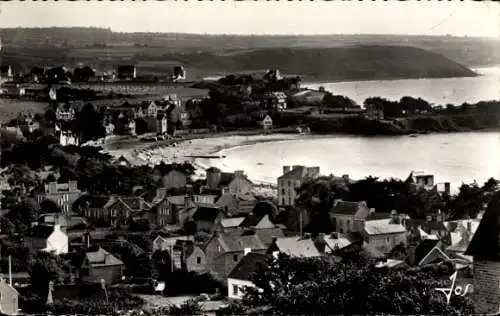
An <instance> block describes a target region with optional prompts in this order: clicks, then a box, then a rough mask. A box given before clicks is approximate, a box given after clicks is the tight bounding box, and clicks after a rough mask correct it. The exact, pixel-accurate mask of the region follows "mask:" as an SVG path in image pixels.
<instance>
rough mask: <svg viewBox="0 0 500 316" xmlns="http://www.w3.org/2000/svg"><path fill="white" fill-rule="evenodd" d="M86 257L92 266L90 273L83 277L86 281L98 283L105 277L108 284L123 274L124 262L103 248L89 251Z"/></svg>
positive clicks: (117, 279)
mask: <svg viewBox="0 0 500 316" xmlns="http://www.w3.org/2000/svg"><path fill="white" fill-rule="evenodd" d="M86 257H87V259H88V262H89V266H90V267H89V271H88V275H86V276H84V277H83V280H84V281H85V282H89V283H98V282H101V280H102V279H104V281H105V282H106V284H113V283H115V282H117V281H119V280H120V279H121V277H122V276H123V270H124V269H125V265H124V264H123V262H122V261H121V260H120V259H118V258H117V257H115V256H113V255H112V254H111V253H109V252H107V251H106V250H104V249H103V248H101V247H99V249H97V250H95V251H87V252H86Z"/></svg>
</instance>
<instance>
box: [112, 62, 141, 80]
mask: <svg viewBox="0 0 500 316" xmlns="http://www.w3.org/2000/svg"><path fill="white" fill-rule="evenodd" d="M117 77H118V79H120V80H133V79H136V78H137V69H136V67H135V66H132V65H121V66H118V69H117Z"/></svg>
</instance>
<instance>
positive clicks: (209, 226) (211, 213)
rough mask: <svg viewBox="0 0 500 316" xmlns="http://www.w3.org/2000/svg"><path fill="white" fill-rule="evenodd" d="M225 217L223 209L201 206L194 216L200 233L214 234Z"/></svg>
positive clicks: (213, 206)
mask: <svg viewBox="0 0 500 316" xmlns="http://www.w3.org/2000/svg"><path fill="white" fill-rule="evenodd" d="M223 217H224V213H223V211H222V209H221V208H220V207H218V206H215V205H200V206H198V208H197V210H196V212H195V213H194V215H193V220H194V222H195V223H196V229H197V230H198V231H206V232H212V231H213V230H214V229H216V227H217V225H218V224H219V222H220V220H221V219H222V218H223Z"/></svg>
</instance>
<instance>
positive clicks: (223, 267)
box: [204, 231, 266, 282]
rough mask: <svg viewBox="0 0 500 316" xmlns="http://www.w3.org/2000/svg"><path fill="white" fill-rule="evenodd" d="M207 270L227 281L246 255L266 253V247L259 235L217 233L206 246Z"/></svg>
mask: <svg viewBox="0 0 500 316" xmlns="http://www.w3.org/2000/svg"><path fill="white" fill-rule="evenodd" d="M204 251H205V255H206V258H207V268H208V269H209V270H210V271H211V272H212V273H213V274H214V276H215V277H216V278H217V279H219V280H223V281H224V282H226V281H227V276H228V275H229V273H230V272H231V271H232V270H233V269H234V267H235V266H236V265H237V264H238V262H239V261H240V260H241V259H242V258H243V256H244V255H245V253H248V252H259V253H265V251H266V247H265V245H264V244H263V243H262V241H261V240H260V238H259V237H258V236H257V235H248V236H241V235H240V234H239V233H228V232H226V233H220V232H218V231H215V232H214V233H213V235H212V237H211V238H210V240H209V241H208V242H207V243H206V245H205V249H204Z"/></svg>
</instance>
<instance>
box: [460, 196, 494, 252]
mask: <svg viewBox="0 0 500 316" xmlns="http://www.w3.org/2000/svg"><path fill="white" fill-rule="evenodd" d="M465 255H468V256H473V257H474V260H475V259H476V258H480V259H490V260H500V193H496V194H495V195H494V196H493V197H492V199H491V201H490V203H489V204H488V207H487V208H486V212H485V213H484V215H483V218H482V219H481V222H480V223H479V226H478V227H477V230H476V233H475V234H474V236H473V237H472V240H471V242H470V244H469V247H468V248H467V251H466V252H465Z"/></svg>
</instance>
